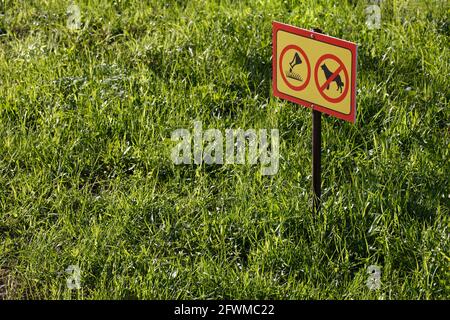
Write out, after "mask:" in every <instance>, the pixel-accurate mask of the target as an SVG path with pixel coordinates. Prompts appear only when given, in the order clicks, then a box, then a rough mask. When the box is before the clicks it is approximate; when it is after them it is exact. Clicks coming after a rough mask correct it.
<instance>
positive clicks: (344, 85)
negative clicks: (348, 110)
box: [314, 54, 350, 103]
mask: <svg viewBox="0 0 450 320" xmlns="http://www.w3.org/2000/svg"><path fill="white" fill-rule="evenodd" d="M326 60H333V61H335V62H336V63H337V64H338V67H337V69H336V70H334V71H331V70H330V69H329V68H328V67H327V65H326V63H323V62H325V61H326ZM319 67H320V68H321V69H322V71H323V72H324V74H325V79H326V81H325V82H324V83H322V84H320V83H319ZM341 72H343V73H344V78H345V82H342V78H341V76H340V74H341ZM314 79H315V81H316V86H317V90H318V91H319V93H320V95H321V96H322V97H323V98H324V99H325V100H327V101H329V102H332V103H338V102H341V101H342V100H344V98H345V97H346V95H347V92H348V88H349V86H350V83H349V78H348V72H347V69H346V68H345V65H344V63H343V62H342V60H341V59H339V58H338V57H336V56H335V55H333V54H324V55H323V56H321V57H320V58H319V60H317V63H316V66H315V68H314ZM332 82H335V83H336V86H337V89H336V90H338V91H340V93H341V94H340V95H339V96H337V97H332V96H330V95H329V94H328V95H327V93H326V92H325V89H326V90H327V91H328V90H330V85H331V83H332ZM331 89H332V88H331Z"/></svg>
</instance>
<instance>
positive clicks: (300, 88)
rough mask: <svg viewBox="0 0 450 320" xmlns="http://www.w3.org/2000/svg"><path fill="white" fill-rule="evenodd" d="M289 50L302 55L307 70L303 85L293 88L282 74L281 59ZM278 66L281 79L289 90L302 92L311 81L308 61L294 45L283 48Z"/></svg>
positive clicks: (302, 52) (303, 52)
mask: <svg viewBox="0 0 450 320" xmlns="http://www.w3.org/2000/svg"><path fill="white" fill-rule="evenodd" d="M291 49H293V50H296V51H298V52H300V54H301V55H302V57H303V58H304V60H305V61H306V66H307V70H308V76H307V77H306V81H305V82H304V83H303V84H301V85H299V86H294V85H292V84H291V83H289V81H288V80H287V79H286V76H285V75H284V72H283V58H284V55H285V54H286V52H287V51H288V50H291ZM278 64H279V65H280V73H281V77H282V78H283V80H284V82H285V83H286V84H287V86H288V87H289V88H291V89H292V90H295V91H300V90H303V89H305V88H306V86H307V85H308V83H309V80H310V79H311V65H310V64H309V59H308V57H307V56H306V53H305V51H303V50H302V49H301V48H300V47H298V46H296V45H293V44H291V45H288V46H287V47H285V48H284V49H283V51H281V54H280V60H279V61H278Z"/></svg>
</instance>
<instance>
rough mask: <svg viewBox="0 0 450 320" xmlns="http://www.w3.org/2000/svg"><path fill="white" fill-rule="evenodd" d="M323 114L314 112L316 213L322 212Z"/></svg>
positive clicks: (313, 179) (314, 200)
mask: <svg viewBox="0 0 450 320" xmlns="http://www.w3.org/2000/svg"><path fill="white" fill-rule="evenodd" d="M321 135H322V113H321V112H320V111H317V110H313V113H312V184H313V190H314V197H313V208H314V210H315V213H317V214H318V213H319V212H320V196H321V193H322V192H321V190H320V184H321V179H320V175H321V152H320V149H321V148H320V147H321V144H322V141H321V140H322V136H321Z"/></svg>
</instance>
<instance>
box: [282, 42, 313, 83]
mask: <svg viewBox="0 0 450 320" xmlns="http://www.w3.org/2000/svg"><path fill="white" fill-rule="evenodd" d="M288 51H289V53H290V54H291V51H293V52H292V59H291V58H290V56H289V57H288V55H286V53H287V52H288ZM300 55H301V57H300ZM285 56H286V58H288V61H289V63H288V64H287V65H288V66H289V68H288V69H287V70H283V62H284V58H285ZM302 58H303V60H302ZM303 61H304V62H306V77H305V78H304V76H305V75H303V76H302V75H301V74H299V73H296V72H295V71H293V68H294V67H295V66H297V65H301V64H302V63H303ZM278 64H279V66H280V72H281V77H282V78H283V81H284V82H285V83H286V85H287V86H288V87H289V88H291V89H292V90H295V91H300V90H303V89H305V88H306V86H307V85H308V83H309V80H310V79H311V65H310V63H309V59H308V57H307V56H306V54H305V51H303V50H302V49H301V48H300V47H298V46H296V45H293V44H291V45H288V46H286V47H285V48H284V49H283V51H281V54H280V61H279V63H278ZM285 65H286V63H285ZM288 78H290V79H292V80H291V81H289V80H288ZM296 82H300V83H301V82H303V83H302V84H300V85H297V84H296Z"/></svg>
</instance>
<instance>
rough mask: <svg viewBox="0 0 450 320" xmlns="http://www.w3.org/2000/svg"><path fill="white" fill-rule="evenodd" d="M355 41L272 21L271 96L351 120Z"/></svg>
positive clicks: (354, 73)
mask: <svg viewBox="0 0 450 320" xmlns="http://www.w3.org/2000/svg"><path fill="white" fill-rule="evenodd" d="M356 55H357V47H356V44H354V43H351V42H348V41H345V40H341V39H337V38H333V37H330V36H327V35H324V34H321V33H316V32H313V31H308V30H305V29H301V28H296V27H293V26H289V25H285V24H282V23H278V22H273V57H272V58H273V90H274V95H275V96H278V97H280V98H283V99H287V100H289V101H292V102H295V103H298V104H301V105H304V106H306V107H311V108H313V109H315V110H319V111H321V112H325V113H327V114H330V115H333V116H336V117H338V118H341V119H344V120H347V121H351V122H354V121H355V115H356Z"/></svg>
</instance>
